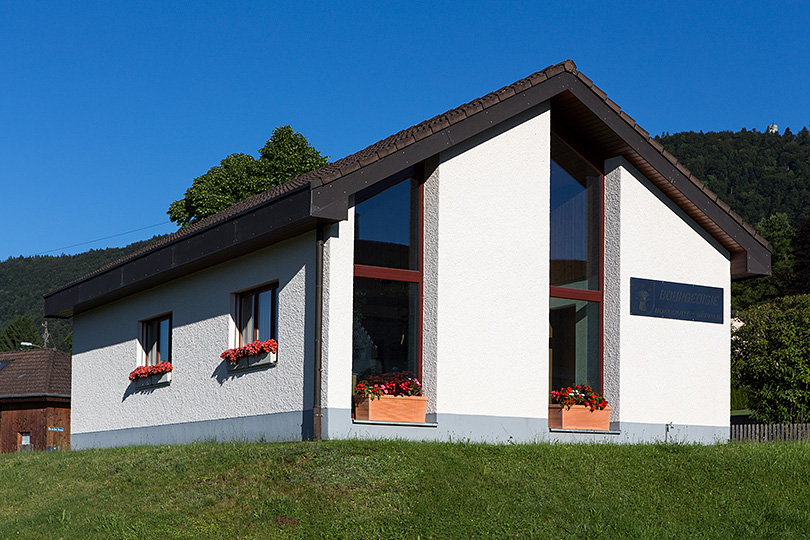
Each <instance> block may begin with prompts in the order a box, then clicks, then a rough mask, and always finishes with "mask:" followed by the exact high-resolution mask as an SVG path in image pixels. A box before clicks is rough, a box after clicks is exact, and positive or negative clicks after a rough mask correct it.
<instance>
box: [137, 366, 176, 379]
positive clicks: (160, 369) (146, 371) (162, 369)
mask: <svg viewBox="0 0 810 540" xmlns="http://www.w3.org/2000/svg"><path fill="white" fill-rule="evenodd" d="M172 369H174V368H172V364H171V362H158V363H157V364H155V365H153V366H139V367H136V368H135V369H134V370H132V372H131V373H130V374H129V380H130V381H134V380H135V379H143V378H146V377H148V376H150V375H162V374H163V373H168V372H170V371H172Z"/></svg>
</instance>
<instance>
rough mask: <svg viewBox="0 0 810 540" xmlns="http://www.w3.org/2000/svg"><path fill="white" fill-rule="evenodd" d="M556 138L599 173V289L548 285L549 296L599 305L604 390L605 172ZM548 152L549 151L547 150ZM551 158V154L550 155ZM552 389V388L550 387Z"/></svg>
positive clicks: (601, 383) (562, 139) (600, 363)
mask: <svg viewBox="0 0 810 540" xmlns="http://www.w3.org/2000/svg"><path fill="white" fill-rule="evenodd" d="M554 134H555V135H556V136H557V138H558V139H559V140H560V141H561V142H562V143H563V144H565V145H566V146H568V148H569V150H571V151H572V152H574V153H575V154H576V155H577V156H578V157H579V158H580V159H581V160H582V161H584V162H585V163H587V164H588V165H590V166H591V167H592V168H593V169H594V170H595V171H597V172H598V173H599V189H600V191H601V193H600V194H599V201H600V202H599V217H598V219H599V242H600V244H599V263H598V264H599V290H598V291H594V290H588V289H569V288H568V287H557V286H553V285H549V296H550V297H552V298H563V299H566V300H584V301H588V302H596V303H598V305H599V385H598V386H599V387H598V391H599V392H603V391H604V379H605V308H604V302H603V300H604V290H605V173H604V171H603V168H602V167H596V166H595V165H594V164H593V163H591V162H590V160H588V159H587V158H585V156H583V155H582V154H581V153H580V152H578V151H577V150H576V148H574V147H573V146H572V145H571V144H569V143H568V141H566V140H565V139H564V138H563V137H562V136H560V134H559V133H556V132H555V133H554ZM552 140H553V139H552ZM549 153H551V152H550V151H549ZM551 159H552V160H553V159H554V158H553V156H552V157H551ZM552 390H554V388H552Z"/></svg>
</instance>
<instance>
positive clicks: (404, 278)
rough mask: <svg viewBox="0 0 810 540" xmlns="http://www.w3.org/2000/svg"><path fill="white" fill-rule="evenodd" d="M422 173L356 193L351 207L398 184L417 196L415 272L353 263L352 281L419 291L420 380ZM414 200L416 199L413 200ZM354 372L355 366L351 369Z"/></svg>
mask: <svg viewBox="0 0 810 540" xmlns="http://www.w3.org/2000/svg"><path fill="white" fill-rule="evenodd" d="M423 176H424V175H422V174H419V173H418V172H413V173H411V174H408V175H407V176H405V177H404V178H401V179H397V180H395V181H393V182H390V183H388V185H386V186H385V187H384V188H382V189H380V187H379V186H374V187H373V188H372V189H369V191H367V192H365V193H363V192H361V193H359V194H358V195H356V196H355V202H354V206H355V207H356V206H357V205H358V204H360V203H362V202H364V201H367V200H369V199H371V198H373V197H374V196H375V195H378V194H380V193H382V192H383V191H385V189H388V188H389V187H393V186H395V185H397V184H399V183H400V182H410V183H411V184H412V186H413V185H415V188H416V194H415V197H414V194H413V188H411V205H412V206H411V211H413V210H414V209H415V210H416V212H417V214H418V215H417V218H416V228H417V239H416V246H415V247H416V252H417V253H416V259H417V264H416V268H417V269H416V270H408V269H404V268H390V267H383V266H372V265H367V264H356V263H353V278H372V279H382V280H387V281H398V282H404V283H415V284H416V285H417V288H418V294H417V302H418V304H419V305H418V307H417V310H416V311H417V312H416V316H417V324H416V333H417V335H416V364H417V373H416V376H417V378H418V379H419V380H422V348H423V331H424V304H425V302H424V297H425V287H424V236H425V234H424V231H425V183H424V180H423ZM414 199H415V200H414ZM352 261H354V255H352ZM352 290H354V285H353V286H352ZM353 363H354V358H352V364H353ZM352 369H354V366H352Z"/></svg>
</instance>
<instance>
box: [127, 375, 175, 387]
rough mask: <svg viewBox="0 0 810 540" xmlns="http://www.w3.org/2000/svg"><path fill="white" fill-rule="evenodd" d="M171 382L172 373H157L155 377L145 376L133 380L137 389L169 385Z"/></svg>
mask: <svg viewBox="0 0 810 540" xmlns="http://www.w3.org/2000/svg"><path fill="white" fill-rule="evenodd" d="M170 382H172V372H171V371H168V372H166V373H158V374H157V375H147V376H146V377H140V378H138V379H135V386H137V387H138V388H144V387H147V386H160V385H163V384H169V383H170Z"/></svg>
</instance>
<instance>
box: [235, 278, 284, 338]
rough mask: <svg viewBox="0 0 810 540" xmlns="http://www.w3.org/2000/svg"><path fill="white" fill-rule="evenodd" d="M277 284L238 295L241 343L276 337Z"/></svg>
mask: <svg viewBox="0 0 810 540" xmlns="http://www.w3.org/2000/svg"><path fill="white" fill-rule="evenodd" d="M277 292H278V289H277V287H276V286H274V285H273V286H270V287H269V288H268V287H262V288H260V289H255V290H252V291H248V292H244V293H240V294H239V295H238V296H237V305H238V306H239V313H238V314H237V316H236V320H237V326H238V328H239V345H247V344H248V343H253V342H254V341H257V340H259V341H267V340H268V339H275V337H276V294H277Z"/></svg>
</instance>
